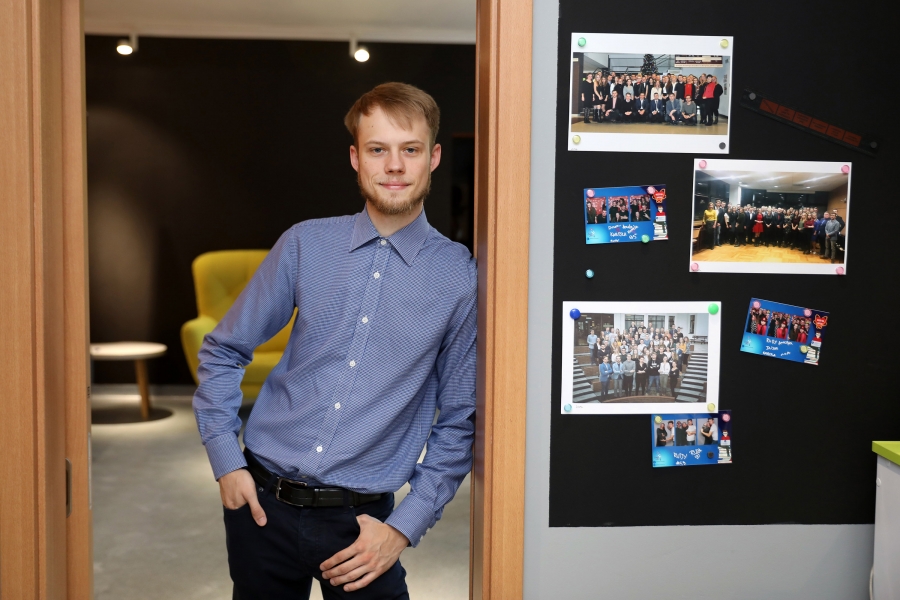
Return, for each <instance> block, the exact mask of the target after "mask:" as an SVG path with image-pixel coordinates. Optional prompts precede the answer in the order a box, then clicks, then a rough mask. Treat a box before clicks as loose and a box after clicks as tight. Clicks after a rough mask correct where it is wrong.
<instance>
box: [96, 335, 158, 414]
mask: <svg viewBox="0 0 900 600" xmlns="http://www.w3.org/2000/svg"><path fill="white" fill-rule="evenodd" d="M166 350H168V348H167V347H166V345H165V344H157V343H154V342H112V343H109V344H91V358H92V359H93V360H133V361H134V371H135V373H136V375H137V384H138V389H139V390H140V391H141V418H143V419H144V420H145V421H146V420H147V419H149V418H150V382H149V381H148V379H147V359H150V358H157V357H160V356H162V355H164V354H165V353H166Z"/></svg>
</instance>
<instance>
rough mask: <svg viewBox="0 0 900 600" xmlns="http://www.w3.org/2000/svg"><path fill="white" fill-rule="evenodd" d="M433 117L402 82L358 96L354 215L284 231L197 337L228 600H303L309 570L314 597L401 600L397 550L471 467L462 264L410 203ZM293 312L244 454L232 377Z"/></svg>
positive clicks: (430, 164)
mask: <svg viewBox="0 0 900 600" xmlns="http://www.w3.org/2000/svg"><path fill="white" fill-rule="evenodd" d="M439 114H440V113H439V109H438V107H437V105H436V104H435V102H434V100H433V99H432V97H431V96H429V95H428V94H426V93H425V92H423V91H422V90H419V89H417V88H415V87H412V86H410V85H406V84H401V83H386V84H382V85H379V86H378V87H376V88H374V89H373V90H371V91H370V92H367V93H366V94H364V95H363V96H362V97H360V98H359V100H357V101H356V103H355V104H354V105H353V107H352V108H351V109H350V111H349V112H348V113H347V116H346V117H345V120H344V123H345V125H346V126H347V129H348V130H349V131H350V133H351V134H352V136H353V145H352V146H350V164H351V166H352V167H353V168H354V169H355V170H356V171H357V173H358V184H359V188H360V191H361V192H362V195H363V197H364V198H365V201H366V202H365V208H364V209H363V211H362V212H360V213H358V214H356V215H354V216H348V217H335V218H328V219H318V220H312V221H306V222H303V223H299V224H297V225H294V226H293V227H292V228H291V229H289V230H288V231H287V232H285V233H284V234H283V235H282V236H281V238H280V239H279V240H278V242H277V243H276V244H275V246H274V247H273V248H272V250H271V251H270V252H269V254H268V256H267V257H266V259H265V260H264V261H263V263H262V264H261V265H260V266H259V268H258V270H257V271H256V274H255V275H254V276H253V278H252V279H251V280H250V282H249V283H248V284H247V286H246V288H245V289H244V291H243V292H242V293H241V295H240V296H239V297H238V299H237V300H236V301H235V303H234V305H233V306H232V308H231V309H230V310H229V311H228V313H227V314H226V315H225V316H224V318H223V319H222V320H221V321H220V322H219V324H218V325H217V326H216V328H215V329H214V330H213V332H212V333H210V334H209V335H207V336H206V338H205V340H204V343H203V346H202V348H201V350H200V354H199V359H200V366H199V370H198V376H199V379H200V385H199V387H198V389H197V392H196V394H195V396H194V412H195V414H196V417H197V423H198V426H199V429H200V437H201V439H202V441H203V444H204V446H205V447H206V451H207V454H208V455H209V460H210V463H211V465H212V469H213V474H214V476H215V477H216V479H217V480H218V482H219V488H220V493H221V496H222V503H223V505H224V513H225V517H224V520H225V529H226V536H225V537H226V540H227V546H228V563H229V568H230V572H231V578H232V579H233V580H234V598H238V599H240V600H247V599H256V598H265V599H267V600H268V599H281V598H308V597H309V592H310V586H311V584H312V580H313V578H315V579H318V580H320V581H323V586H322V587H323V593H324V594H325V597H326V598H354V599H364V598H408V597H409V595H408V592H407V588H406V583H405V572H404V570H403V568H402V567H401V566H400V563H399V562H398V558H399V556H400V553H401V552H402V551H403V550H404V549H405V548H406V547H407V546H410V545H412V546H415V545H417V544H418V543H419V542H420V541H421V540H422V538H423V536H424V535H425V532H426V531H427V530H428V529H429V528H430V527H433V526H434V524H435V522H436V521H437V520H438V519H439V518H440V515H441V512H442V511H443V508H444V505H446V503H447V502H449V501H450V499H451V498H452V497H453V495H454V494H455V493H456V489H457V488H458V486H459V484H460V482H461V481H462V479H463V478H464V477H465V475H466V473H467V472H468V471H469V467H470V465H471V461H472V452H471V448H472V442H473V439H474V429H475V427H474V416H475V370H476V357H475V331H476V305H477V298H476V272H475V263H474V261H473V259H472V258H471V257H470V255H469V253H468V252H467V251H466V250H465V249H464V248H463V247H462V246H461V245H459V244H456V243H454V242H451V241H449V240H448V239H446V238H445V237H443V236H442V235H441V234H439V233H438V232H437V231H435V230H434V229H433V228H432V227H431V226H430V225H429V224H428V221H427V220H426V218H425V213H424V212H423V210H422V207H423V201H424V199H425V197H426V196H427V194H428V189H429V185H430V180H431V172H432V171H433V170H434V169H435V168H437V166H438V165H439V164H440V159H441V147H440V145H439V144H436V143H435V138H436V135H437V131H438V124H439ZM436 278H437V279H436ZM435 289H439V290H441V294H440V300H439V301H436V300H435V296H434V295H433V293H432V292H433V291H434V290H435ZM295 309H296V323H297V324H296V326H295V327H294V328H293V330H292V332H291V336H290V339H289V341H288V346H287V349H286V350H285V352H284V357H283V358H282V359H281V361H280V362H279V363H278V365H277V366H276V367H275V368H274V369H273V370H272V372H271V374H270V375H269V377H268V379H266V381H265V383H264V384H263V386H262V389H261V390H260V392H259V396H258V397H257V400H256V403H255V406H254V408H253V411H252V413H251V415H250V418H249V421H248V423H247V426H246V429H245V432H244V443H245V445H246V449H245V451H244V452H242V451H241V447H240V444H239V442H238V433H239V431H240V429H241V420H240V418H238V409H239V408H240V406H241V401H242V396H241V391H240V382H241V379H242V377H243V374H244V367H246V365H247V364H248V363H250V360H251V358H252V356H253V351H254V349H255V348H256V347H257V346H258V345H260V344H262V343H263V342H265V341H266V340H268V339H269V338H271V337H272V336H273V335H274V334H275V333H277V332H278V331H279V330H281V329H282V328H283V327H284V326H285V325H286V324H287V323H288V322H289V321H290V319H291V317H292V315H294V313H295ZM436 409H437V410H439V411H440V416H439V417H438V419H437V421H436V422H435V423H434V424H433V425H432V421H433V418H434V415H435V411H436ZM426 442H427V446H428V451H427V452H426V454H425V456H424V458H423V460H422V463H421V464H418V465H417V460H418V458H419V455H420V454H421V452H422V450H423V448H424V447H425V445H426ZM387 457H389V460H387ZM407 481H409V482H410V484H411V489H412V491H411V492H410V494H409V495H407V496H406V498H405V499H404V500H403V502H401V503H400V505H399V506H397V508H396V510H394V506H393V503H394V502H393V492H394V491H396V490H397V489H399V488H400V486H402V485H403V484H404V483H406V482H407Z"/></svg>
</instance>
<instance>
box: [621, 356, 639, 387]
mask: <svg viewBox="0 0 900 600" xmlns="http://www.w3.org/2000/svg"><path fill="white" fill-rule="evenodd" d="M636 366H637V365H635V363H634V361H633V360H631V354H627V355H626V356H625V362H624V363H622V387H623V388H624V390H625V395H626V396H630V395H631V389H632V387H633V386H634V371H635V367H636Z"/></svg>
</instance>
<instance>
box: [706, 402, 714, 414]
mask: <svg viewBox="0 0 900 600" xmlns="http://www.w3.org/2000/svg"><path fill="white" fill-rule="evenodd" d="M706 410H708V411H709V412H716V405H715V404H713V403H712V402H710V403H709V404H707V405H706Z"/></svg>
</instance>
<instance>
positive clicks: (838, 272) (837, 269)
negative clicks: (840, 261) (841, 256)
mask: <svg viewBox="0 0 900 600" xmlns="http://www.w3.org/2000/svg"><path fill="white" fill-rule="evenodd" d="M834 272H835V273H837V274H838V275H843V274H844V267H837V268H836V269H835V270H834Z"/></svg>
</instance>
